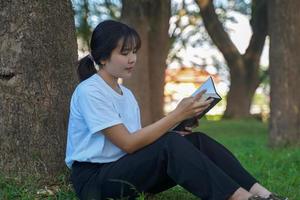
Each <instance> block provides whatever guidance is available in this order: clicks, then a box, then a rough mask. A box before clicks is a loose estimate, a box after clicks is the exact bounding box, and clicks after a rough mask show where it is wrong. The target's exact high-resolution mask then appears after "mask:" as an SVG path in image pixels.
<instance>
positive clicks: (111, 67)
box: [103, 41, 137, 78]
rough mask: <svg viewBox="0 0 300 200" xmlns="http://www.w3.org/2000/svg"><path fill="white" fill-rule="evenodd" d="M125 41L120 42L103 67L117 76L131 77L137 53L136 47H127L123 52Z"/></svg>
mask: <svg viewBox="0 0 300 200" xmlns="http://www.w3.org/2000/svg"><path fill="white" fill-rule="evenodd" d="M122 44H123V42H122V41H121V42H119V44H118V46H117V48H115V49H114V50H113V51H112V53H111V57H110V59H108V60H106V61H105V63H104V64H105V65H104V66H103V69H104V70H105V71H107V72H108V73H109V74H110V75H112V76H113V77H116V78H129V77H131V74H132V72H133V69H134V66H135V63H136V59H137V55H136V50H135V49H126V47H125V48H124V49H123V51H122V52H121V48H122Z"/></svg>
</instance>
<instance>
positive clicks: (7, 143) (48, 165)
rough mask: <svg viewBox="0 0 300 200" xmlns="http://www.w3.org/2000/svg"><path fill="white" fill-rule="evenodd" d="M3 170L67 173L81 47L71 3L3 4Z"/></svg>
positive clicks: (0, 76)
mask: <svg viewBox="0 0 300 200" xmlns="http://www.w3.org/2000/svg"><path fill="white" fill-rule="evenodd" d="M0 8H1V11H0V24H1V27H2V28H1V30H0V41H1V45H0V102H1V103H0V113H1V115H0V152H1V153H0V169H1V172H2V173H5V174H6V175H8V174H12V175H21V176H23V175H24V176H30V177H32V176H34V175H37V176H39V177H43V178H44V180H46V179H47V178H51V177H53V175H57V174H58V173H60V172H61V171H62V169H64V168H65V164H64V155H65V139H66V126H67V120H68V110H69V101H70V95H71V92H72V90H73V88H74V86H75V81H76V79H77V78H76V68H75V62H76V60H77V45H76V35H75V27H74V19H73V11H72V8H71V2H69V1H49V2H47V3H45V2H44V1H30V2H29V1H0Z"/></svg>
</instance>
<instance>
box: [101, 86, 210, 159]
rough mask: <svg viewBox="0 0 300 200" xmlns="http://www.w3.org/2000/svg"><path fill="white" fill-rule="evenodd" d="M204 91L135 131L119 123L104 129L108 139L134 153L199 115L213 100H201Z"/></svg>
mask: <svg viewBox="0 0 300 200" xmlns="http://www.w3.org/2000/svg"><path fill="white" fill-rule="evenodd" d="M202 94H203V92H202V93H199V94H198V95H196V96H195V97H189V98H185V99H183V100H182V101H181V102H180V103H179V104H178V106H177V107H176V109H175V110H174V111H172V112H171V113H170V114H168V115H167V116H165V117H163V118H162V119H160V120H158V121H156V122H155V123H153V124H150V125H148V126H146V127H144V128H142V129H140V130H138V131H136V132H134V133H132V134H131V133H129V131H128V130H127V128H126V127H125V126H124V125H123V124H118V125H115V126H112V127H109V128H106V129H104V130H103V132H104V134H105V136H106V137H108V139H109V140H110V141H111V142H112V143H114V144H115V145H116V146H118V147H119V148H121V149H122V150H123V151H125V152H127V153H133V152H135V151H136V150H138V149H141V148H143V147H145V146H147V145H149V144H151V143H153V142H154V141H156V140H157V139H158V138H160V137H161V136H162V135H164V134H165V133H166V132H167V131H168V130H169V129H170V128H172V127H174V126H175V125H176V124H177V123H179V122H181V121H182V120H184V119H187V118H189V117H193V116H197V115H199V113H201V112H202V111H204V110H205V109H206V108H207V107H208V106H209V104H210V103H211V100H207V101H204V102H201V101H199V99H200V98H201V95H202Z"/></svg>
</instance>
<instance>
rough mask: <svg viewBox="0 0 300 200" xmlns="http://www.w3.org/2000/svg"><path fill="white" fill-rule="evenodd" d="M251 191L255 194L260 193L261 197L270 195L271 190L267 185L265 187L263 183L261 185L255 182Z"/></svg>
mask: <svg viewBox="0 0 300 200" xmlns="http://www.w3.org/2000/svg"><path fill="white" fill-rule="evenodd" d="M249 192H250V193H251V194H253V195H259V196H261V197H265V198H267V197H269V196H270V194H271V192H270V191H269V190H267V189H266V188H265V187H263V186H262V185H260V184H259V183H255V184H254V185H253V186H252V187H251V189H250V190H249Z"/></svg>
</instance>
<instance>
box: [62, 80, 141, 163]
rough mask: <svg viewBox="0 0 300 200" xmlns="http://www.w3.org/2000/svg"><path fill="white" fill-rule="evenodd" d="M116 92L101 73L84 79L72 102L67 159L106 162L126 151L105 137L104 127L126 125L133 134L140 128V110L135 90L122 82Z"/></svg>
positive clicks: (69, 161) (70, 161) (115, 158)
mask: <svg viewBox="0 0 300 200" xmlns="http://www.w3.org/2000/svg"><path fill="white" fill-rule="evenodd" d="M120 88H121V90H122V93H123V94H122V95H120V94H118V93H117V92H116V91H114V90H113V89H112V88H111V87H110V86H109V85H108V84H107V83H106V82H105V81H104V80H103V79H102V78H101V77H100V76H99V75H98V74H94V75H93V76H91V77H90V78H88V79H86V80H84V81H83V82H81V83H80V84H79V85H78V86H77V87H76V89H75V91H74V93H73V95H72V98H71V105H70V116H69V125H68V138H67V149H66V158H65V162H66V164H67V166H68V167H69V168H71V166H72V164H73V162H74V161H81V162H92V163H107V162H112V161H115V160H118V159H119V158H121V157H122V156H124V155H125V154H126V153H125V152H124V151H122V150H121V149H120V148H119V147H117V146H115V145H114V144H112V143H111V142H110V140H109V139H108V138H107V137H105V135H104V134H103V133H102V131H101V130H103V129H105V128H108V127H111V126H114V125H116V124H123V125H124V126H125V127H126V128H127V129H128V131H129V132H130V133H133V132H135V131H137V130H138V129H140V128H141V120H140V109H139V106H138V103H137V101H136V99H135V97H134V95H133V94H132V92H131V91H130V90H129V89H127V88H126V87H124V86H122V85H120Z"/></svg>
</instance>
